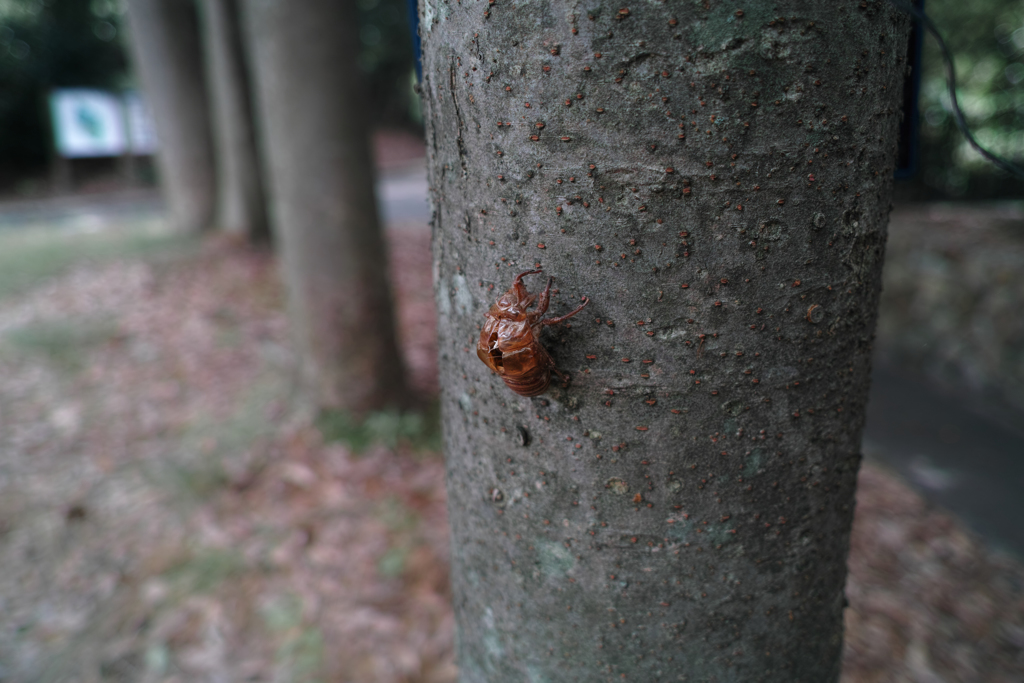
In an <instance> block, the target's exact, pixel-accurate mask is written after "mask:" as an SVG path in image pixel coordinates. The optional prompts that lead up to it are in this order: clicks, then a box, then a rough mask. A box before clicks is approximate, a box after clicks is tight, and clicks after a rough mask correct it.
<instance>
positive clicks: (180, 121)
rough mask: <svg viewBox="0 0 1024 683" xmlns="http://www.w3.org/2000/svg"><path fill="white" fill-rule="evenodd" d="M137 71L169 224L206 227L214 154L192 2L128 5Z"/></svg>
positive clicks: (132, 0)
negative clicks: (153, 132)
mask: <svg viewBox="0 0 1024 683" xmlns="http://www.w3.org/2000/svg"><path fill="white" fill-rule="evenodd" d="M128 20H129V27H130V29H131V44H132V52H133V55H134V59H135V66H136V68H137V69H138V72H139V77H140V79H141V82H142V86H143V89H144V90H145V93H146V99H147V101H148V104H149V109H150V111H151V112H152V115H153V124H154V126H155V128H156V133H157V137H158V138H159V140H160V148H159V150H158V152H157V168H158V170H159V172H160V182H161V185H162V186H163V189H164V192H165V195H166V198H167V203H168V205H169V208H170V212H171V220H172V222H173V224H174V225H175V227H176V228H177V229H178V230H180V231H183V232H188V233H196V232H201V231H203V230H206V229H207V228H209V227H210V225H211V223H212V220H213V211H214V202H215V201H216V176H215V170H214V151H213V141H212V134H211V132H210V119H209V106H208V104H207V99H206V84H205V78H204V75H203V58H202V48H201V44H200V37H199V26H198V22H197V19H196V12H195V5H194V3H193V2H192V0H129V1H128Z"/></svg>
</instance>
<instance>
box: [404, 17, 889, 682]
mask: <svg viewBox="0 0 1024 683" xmlns="http://www.w3.org/2000/svg"><path fill="white" fill-rule="evenodd" d="M683 4H684V3H664V4H658V3H643V4H638V5H636V6H630V7H629V8H628V9H627V8H623V7H622V5H620V4H612V3H610V2H600V1H597V0H595V2H591V3H589V4H588V5H587V9H582V8H580V7H579V6H578V5H575V4H572V3H563V2H557V1H556V0H534V1H533V2H530V3H529V4H527V5H524V6H523V7H517V6H515V5H513V4H512V3H511V2H510V1H509V0H498V2H497V3H496V4H492V3H467V2H464V3H462V4H457V3H440V2H438V1H437V0H424V2H423V4H421V16H422V19H423V22H422V26H423V28H422V37H423V40H424V50H425V53H424V59H425V62H424V69H423V73H424V82H423V99H424V107H425V113H426V119H427V140H428V153H429V167H430V183H431V188H432V197H433V199H432V201H433V206H434V212H435V213H434V258H435V281H436V291H437V302H438V308H439V310H440V312H441V316H440V326H439V335H440V357H441V361H440V362H441V367H440V379H441V386H442V387H443V390H442V410H443V420H444V434H445V444H446V451H447V458H448V460H447V462H448V496H449V508H450V511H451V524H452V547H453V566H452V584H453V590H454V601H455V609H456V615H457V624H458V642H459V654H458V663H459V666H460V671H461V680H462V681H463V682H464V683H470V682H473V683H476V682H485V681H486V682H487V683H501V682H502V681H510V682H511V681H516V682H519V681H548V682H555V681H558V682H561V681H581V682H582V681H586V682H588V683H590V682H592V681H605V680H609V681H610V680H616V681H617V680H623V679H625V680H633V681H642V682H645V683H646V682H647V681H660V680H661V681H669V680H671V681H677V680H679V681H723V682H724V681H786V682H792V681H807V682H809V683H821V682H824V681H835V680H836V679H837V678H838V675H839V668H840V654H841V651H842V624H843V621H842V615H843V607H844V604H845V599H844V595H843V584H844V580H845V576H846V568H845V560H846V554H847V549H848V539H849V531H850V523H851V518H852V515H853V506H854V486H855V481H856V476H857V469H858V463H859V461H860V455H859V449H860V437H861V428H862V425H863V421H864V404H865V401H866V399H867V393H868V382H869V370H870V362H871V338H872V334H873V328H874V324H875V312H876V307H877V303H878V295H879V288H880V272H881V267H882V252H883V248H884V244H885V234H886V221H887V215H888V211H889V197H890V190H891V184H892V175H893V158H894V152H895V143H896V131H897V123H898V120H899V102H900V98H901V87H900V86H901V82H902V79H903V72H904V69H905V62H904V56H905V53H906V37H907V30H908V22H907V20H906V19H905V18H904V17H903V16H902V15H900V14H898V13H897V12H896V11H895V10H893V9H891V7H890V6H889V5H888V4H887V3H885V2H883V1H882V0H869V1H868V2H866V3H865V2H860V1H859V0H840V1H838V2H835V3H819V2H812V1H811V0H779V1H778V2H775V3H748V4H747V5H744V6H742V9H740V7H741V6H739V5H735V4H728V3H721V2H718V1H717V0H708V1H707V2H687V3H685V7H684V6H683ZM534 267H543V268H544V275H543V276H541V275H535V276H532V278H531V277H528V278H527V279H526V282H527V283H529V284H531V290H533V291H536V288H539V287H541V286H542V285H543V284H544V279H545V277H546V276H548V275H552V276H555V277H556V278H557V279H556V284H557V286H558V289H559V290H560V291H559V292H558V293H557V295H554V296H552V302H553V305H552V311H553V313H552V315H558V314H560V313H564V312H566V311H568V310H570V307H575V306H576V305H577V304H578V303H579V301H580V299H581V297H582V296H588V297H590V300H591V301H590V304H589V306H588V307H587V308H586V309H585V310H584V311H583V312H582V313H581V314H580V315H578V316H577V317H576V318H573V319H572V320H569V321H567V323H566V324H563V325H561V326H559V327H557V328H553V329H551V330H548V331H547V332H545V333H543V335H542V337H541V338H542V340H543V342H544V343H545V344H547V346H548V348H549V349H550V350H551V352H552V355H553V358H554V361H555V363H556V365H557V366H558V367H559V368H560V369H561V370H563V371H564V372H566V373H568V374H569V375H570V378H571V383H570V384H569V385H568V388H566V387H565V385H563V384H562V383H561V382H560V381H556V382H554V383H553V384H552V387H551V388H550V389H549V390H548V393H547V395H546V396H543V397H537V398H523V397H520V396H517V395H514V394H513V393H511V392H510V391H509V389H508V388H506V386H505V385H504V384H503V383H502V381H501V379H500V378H499V377H496V376H495V375H493V374H492V373H491V372H490V371H489V370H488V369H487V367H485V365H484V364H483V363H481V362H480V361H479V360H477V358H476V357H475V354H474V353H473V351H474V346H475V344H476V339H477V337H478V335H479V334H480V329H481V324H482V323H483V322H484V320H483V317H482V316H483V314H484V312H485V311H487V309H488V306H489V305H490V304H491V303H492V302H493V300H494V299H495V298H497V296H498V295H499V294H501V292H502V291H504V290H505V289H506V288H507V287H508V286H509V285H510V282H511V280H512V278H513V277H514V275H515V274H516V273H518V272H520V271H524V270H527V269H532V268H534ZM492 287H493V291H492Z"/></svg>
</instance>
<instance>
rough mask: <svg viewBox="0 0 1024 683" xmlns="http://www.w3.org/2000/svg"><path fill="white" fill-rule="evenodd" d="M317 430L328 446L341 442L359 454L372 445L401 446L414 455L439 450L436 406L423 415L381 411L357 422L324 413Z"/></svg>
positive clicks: (347, 416) (350, 417) (348, 416)
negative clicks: (414, 451)
mask: <svg viewBox="0 0 1024 683" xmlns="http://www.w3.org/2000/svg"><path fill="white" fill-rule="evenodd" d="M315 425H316V428H317V429H318V430H320V434H321V435H322V436H323V438H324V441H325V442H327V443H333V442H340V443H344V444H345V445H347V446H348V447H349V448H351V449H352V450H354V451H356V452H357V453H360V452H362V451H365V450H366V449H367V448H369V447H370V446H373V445H374V444H383V445H385V446H387V447H388V448H392V449H393V448H396V447H398V446H399V445H404V446H408V447H410V448H412V449H413V450H416V451H440V450H441V420H440V412H439V410H438V406H437V404H436V403H435V404H434V405H432V406H431V407H430V408H429V409H428V410H425V411H423V412H407V413H400V412H398V411H381V412H376V413H370V414H369V415H367V416H366V417H364V418H363V419H361V420H360V419H357V418H355V417H354V416H353V415H351V414H350V413H346V412H341V411H336V410H325V411H322V412H321V413H320V414H319V415H318V416H317V418H316V422H315Z"/></svg>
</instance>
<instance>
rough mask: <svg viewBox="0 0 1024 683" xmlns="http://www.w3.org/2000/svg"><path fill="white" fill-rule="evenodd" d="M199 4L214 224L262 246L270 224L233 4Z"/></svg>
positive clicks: (215, 0) (216, 0)
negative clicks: (213, 152)
mask: <svg viewBox="0 0 1024 683" xmlns="http://www.w3.org/2000/svg"><path fill="white" fill-rule="evenodd" d="M199 5H200V8H201V10H202V19H203V22H202V24H203V39H204V44H205V48H206V50H205V53H206V64H207V67H208V71H209V78H210V86H211V87H210V101H211V104H212V105H213V108H212V119H213V124H214V125H213V132H214V136H213V137H214V142H215V143H216V148H217V188H218V193H217V214H216V220H215V222H216V224H217V226H218V227H219V228H220V229H221V230H224V231H225V232H227V233H229V234H233V235H238V236H240V237H244V238H246V239H248V240H249V241H251V242H257V243H258V242H267V241H269V239H270V226H269V224H268V222H267V212H266V203H265V201H266V200H265V197H264V193H263V178H262V175H261V168H260V163H259V155H258V152H257V149H256V130H255V126H254V120H253V112H252V97H251V86H250V79H249V73H248V70H247V69H246V65H245V55H244V51H243V47H242V32H241V25H240V19H239V14H238V6H237V2H235V0H202V1H201V2H200V3H199Z"/></svg>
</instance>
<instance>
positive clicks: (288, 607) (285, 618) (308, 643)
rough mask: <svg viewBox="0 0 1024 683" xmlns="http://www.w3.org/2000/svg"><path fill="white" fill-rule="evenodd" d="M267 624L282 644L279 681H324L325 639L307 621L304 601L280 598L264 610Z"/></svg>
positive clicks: (277, 661) (278, 659)
mask: <svg viewBox="0 0 1024 683" xmlns="http://www.w3.org/2000/svg"><path fill="white" fill-rule="evenodd" d="M260 612H261V614H262V616H263V623H264V625H265V626H266V627H267V628H268V629H269V630H270V631H271V632H272V633H273V634H274V636H275V640H277V641H278V646H277V649H276V651H275V653H274V660H275V661H274V664H275V669H277V673H279V674H280V678H278V680H288V681H295V682H296V683H299V682H302V683H314V682H316V681H320V680H323V679H322V676H321V674H322V672H323V664H324V637H323V633H322V632H321V631H320V629H318V628H316V627H314V626H310V625H309V624H307V623H306V622H305V619H304V618H303V614H302V601H301V600H300V599H299V598H298V597H297V596H294V595H286V596H279V597H277V598H275V599H273V600H270V601H269V602H268V603H266V604H265V605H264V606H263V607H262V608H261V610H260Z"/></svg>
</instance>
